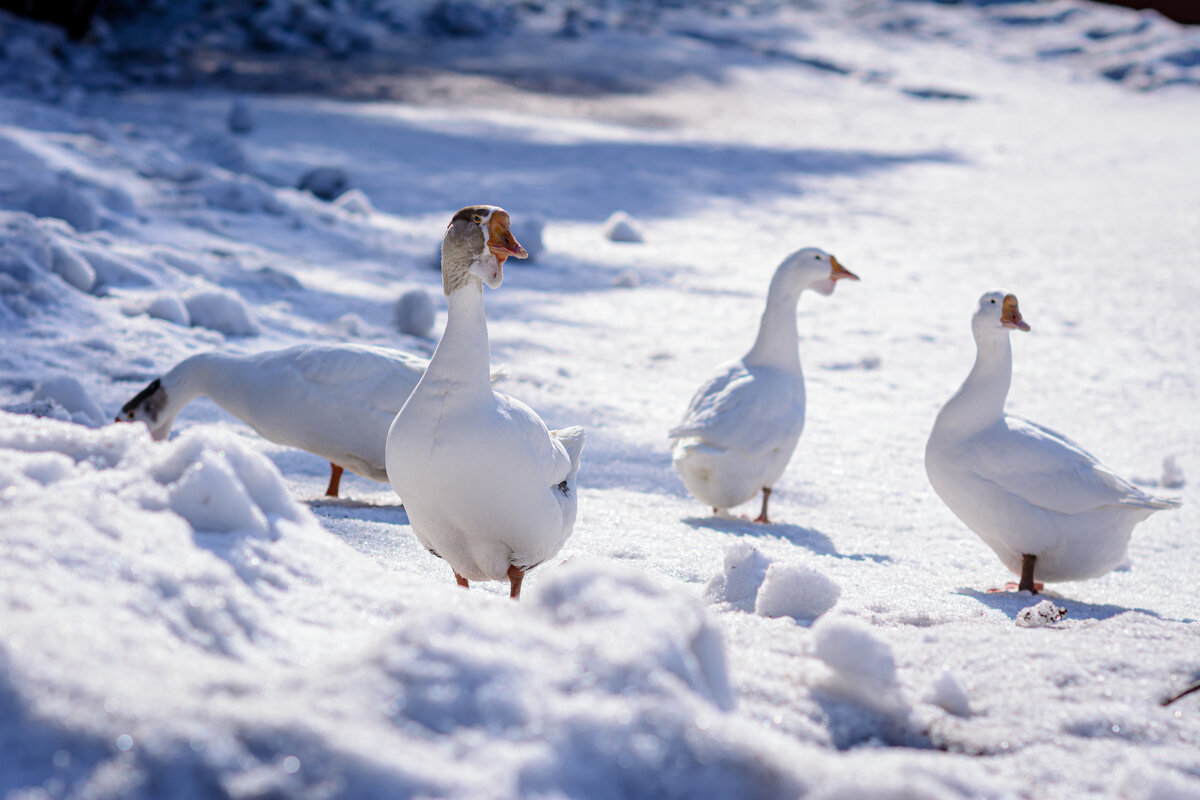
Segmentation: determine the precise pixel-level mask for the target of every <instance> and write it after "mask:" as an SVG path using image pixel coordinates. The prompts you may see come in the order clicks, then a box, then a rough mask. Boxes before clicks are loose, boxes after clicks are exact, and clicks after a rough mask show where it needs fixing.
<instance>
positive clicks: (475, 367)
mask: <svg viewBox="0 0 1200 800" xmlns="http://www.w3.org/2000/svg"><path fill="white" fill-rule="evenodd" d="M446 306H447V311H446V330H445V331H444V332H443V333H442V339H441V341H440V342H438V346H437V349H436V350H434V352H433V358H432V359H430V362H429V368H428V370H427V372H432V373H434V374H435V375H441V376H443V377H446V376H452V377H453V378H454V379H455V380H456V382H461V383H464V384H465V385H467V386H476V385H477V386H482V387H485V388H488V390H489V391H490V387H491V344H490V342H489V340H488V329H487V317H486V316H485V315H484V309H483V285H482V284H481V283H480V282H479V281H478V280H471V281H468V282H467V283H466V284H465V285H463V286H461V287H459V288H457V289H455V290H453V291H451V292H450V293H449V294H447V295H446Z"/></svg>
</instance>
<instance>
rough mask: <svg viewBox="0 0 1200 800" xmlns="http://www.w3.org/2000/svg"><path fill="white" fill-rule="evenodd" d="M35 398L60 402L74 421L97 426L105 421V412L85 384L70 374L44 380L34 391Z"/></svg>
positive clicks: (35, 400)
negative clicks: (84, 386) (93, 398)
mask: <svg viewBox="0 0 1200 800" xmlns="http://www.w3.org/2000/svg"><path fill="white" fill-rule="evenodd" d="M33 400H34V402H38V401H50V402H53V403H56V404H58V405H59V406H61V407H62V408H64V409H66V411H67V412H68V413H69V414H70V415H71V420H72V421H73V422H77V423H79V424H81V425H87V426H89V427H96V426H98V425H102V424H104V422H105V416H104V412H102V411H101V410H100V407H99V406H97V405H96V404H95V403H94V402H92V398H91V397H89V396H88V393H87V390H86V389H84V388H83V384H81V383H80V382H79V381H78V380H76V379H75V378H73V377H71V376H70V375H60V376H58V377H55V378H49V379H47V380H44V381H42V382H41V383H40V384H38V386H37V389H35V390H34V392H33Z"/></svg>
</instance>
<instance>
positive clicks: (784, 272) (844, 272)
mask: <svg viewBox="0 0 1200 800" xmlns="http://www.w3.org/2000/svg"><path fill="white" fill-rule="evenodd" d="M840 280H852V281H856V280H858V276H857V275H855V274H854V273H853V272H851V271H850V270H848V269H846V268H845V267H843V266H842V265H841V264H839V263H838V260H837V259H836V258H835V257H833V256H832V255H830V254H829V253H826V252H825V251H824V250H821V249H820V248H818V247H805V248H804V249H803V250H797V251H796V252H794V253H792V254H791V255H790V256H788V257H787V258H785V259H784V260H783V263H782V264H780V265H779V268H778V269H776V270H775V279H774V280H773V281H772V284H773V286H772V288H775V285H776V284H777V285H778V287H779V289H780V290H782V291H783V292H784V293H786V294H789V295H796V296H798V295H799V294H800V292H802V291H804V290H805V289H812V290H813V291H815V292H818V293H820V294H824V295H829V294H833V290H834V288H836V286H837V282H838V281H840Z"/></svg>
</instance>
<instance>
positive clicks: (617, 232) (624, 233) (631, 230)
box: [604, 211, 646, 244]
mask: <svg viewBox="0 0 1200 800" xmlns="http://www.w3.org/2000/svg"><path fill="white" fill-rule="evenodd" d="M604 236H605V237H606V238H608V239H610V240H612V241H614V242H628V243H630V244H638V243H641V242H644V241H646V236H645V234H644V233H643V232H642V226H641V223H639V222H638V221H637V220H635V219H634V218H633V217H631V216H629V215H628V214H627V213H625V212H624V211H614V212H613V213H612V216H610V217H609V218H608V219H607V220H605V221H604Z"/></svg>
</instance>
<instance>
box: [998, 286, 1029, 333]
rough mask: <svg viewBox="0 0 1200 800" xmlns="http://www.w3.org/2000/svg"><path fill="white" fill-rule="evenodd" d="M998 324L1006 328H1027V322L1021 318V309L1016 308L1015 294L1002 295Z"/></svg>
mask: <svg viewBox="0 0 1200 800" xmlns="http://www.w3.org/2000/svg"><path fill="white" fill-rule="evenodd" d="M1000 324H1001V325H1003V326H1004V327H1006V328H1016V329H1017V330H1019V331H1027V330H1029V323H1027V322H1026V321H1025V320H1023V319H1021V310H1020V309H1019V308H1017V296H1016V295H1015V294H1009V295H1005V296H1004V306H1003V307H1002V309H1001V311H1000Z"/></svg>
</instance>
